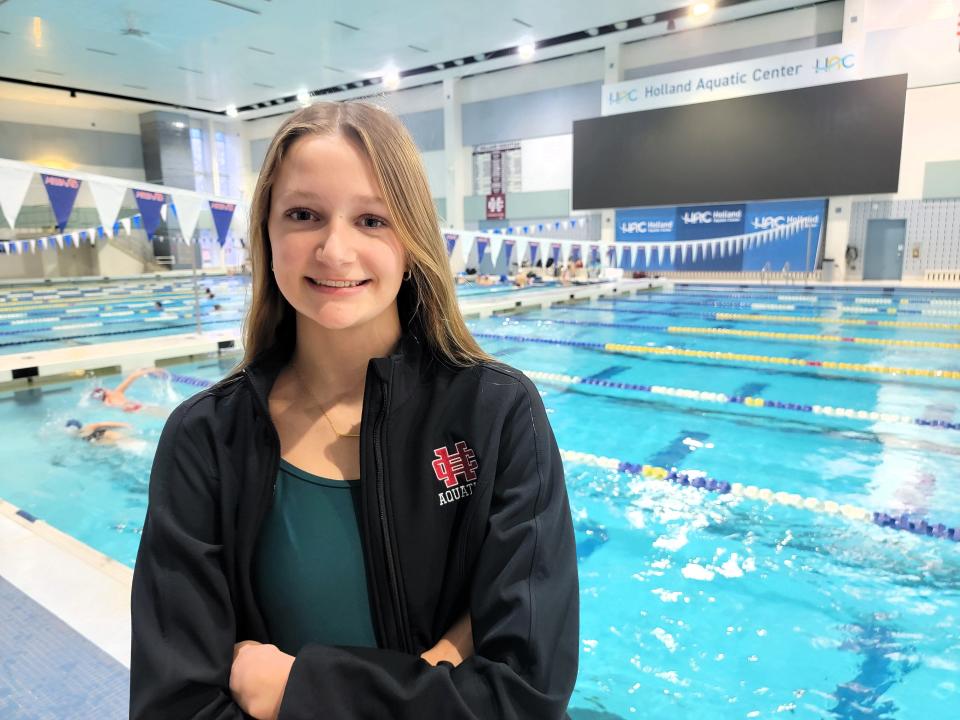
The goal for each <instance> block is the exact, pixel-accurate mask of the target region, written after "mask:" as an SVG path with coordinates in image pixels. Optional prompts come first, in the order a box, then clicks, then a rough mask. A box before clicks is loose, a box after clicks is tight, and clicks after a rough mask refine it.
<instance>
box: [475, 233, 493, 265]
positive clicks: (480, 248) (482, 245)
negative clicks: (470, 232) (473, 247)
mask: <svg viewBox="0 0 960 720" xmlns="http://www.w3.org/2000/svg"><path fill="white" fill-rule="evenodd" d="M476 242H477V265H478V266H479V265H480V263H482V262H483V256H484V255H485V254H486V252H487V246H488V245H490V238H488V237H484V236H482V235H478V236H477V239H476Z"/></svg>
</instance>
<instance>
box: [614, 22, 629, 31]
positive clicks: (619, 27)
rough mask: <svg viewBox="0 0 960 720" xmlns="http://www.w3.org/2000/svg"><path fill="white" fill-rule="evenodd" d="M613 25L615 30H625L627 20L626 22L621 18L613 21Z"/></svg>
mask: <svg viewBox="0 0 960 720" xmlns="http://www.w3.org/2000/svg"><path fill="white" fill-rule="evenodd" d="M613 26H614V27H615V28H616V29H617V30H626V29H627V22H626V20H621V21H620V22H615V23H614V24H613Z"/></svg>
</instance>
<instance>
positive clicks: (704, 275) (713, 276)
mask: <svg viewBox="0 0 960 720" xmlns="http://www.w3.org/2000/svg"><path fill="white" fill-rule="evenodd" d="M650 275H652V276H655V277H662V278H669V279H677V280H758V281H760V282H761V283H794V282H797V283H801V282H809V281H811V280H815V281H819V280H820V276H821V273H820V271H819V270H813V271H811V272H808V273H806V272H790V271H789V270H787V271H780V272H770V271H768V270H750V271H744V272H707V271H698V272H689V271H677V270H668V271H661V270H657V271H656V272H652V273H650Z"/></svg>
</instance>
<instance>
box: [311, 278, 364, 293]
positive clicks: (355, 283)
mask: <svg viewBox="0 0 960 720" xmlns="http://www.w3.org/2000/svg"><path fill="white" fill-rule="evenodd" d="M307 283H308V284H309V285H310V286H311V287H312V288H313V289H314V290H316V291H318V292H322V293H327V294H330V293H333V294H336V295H347V294H351V293H354V292H358V291H359V290H360V288H362V287H364V286H365V285H367V284H369V283H370V279H369V278H367V279H364V280H326V279H324V278H312V277H308V278H307Z"/></svg>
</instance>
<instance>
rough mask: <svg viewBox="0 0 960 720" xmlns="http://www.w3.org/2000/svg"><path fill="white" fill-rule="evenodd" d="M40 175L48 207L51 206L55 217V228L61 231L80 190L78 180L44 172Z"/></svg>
mask: <svg viewBox="0 0 960 720" xmlns="http://www.w3.org/2000/svg"><path fill="white" fill-rule="evenodd" d="M40 177H41V178H42V179H43V187H44V189H45V190H46V191H47V198H48V199H49V200H50V207H51V208H53V215H54V217H56V219H57V230H59V231H60V232H63V230H64V228H65V227H66V226H67V220H68V219H69V218H70V213H71V212H72V211H73V203H74V201H75V200H76V199H77V193H78V192H79V191H80V181H79V180H77V179H76V178H68V177H60V176H59V175H47V174H45V173H41V175H40Z"/></svg>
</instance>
